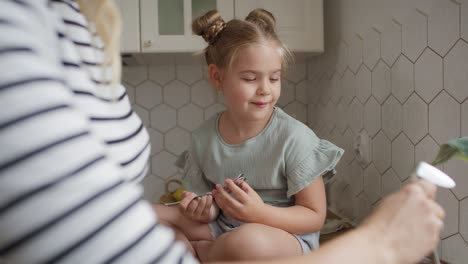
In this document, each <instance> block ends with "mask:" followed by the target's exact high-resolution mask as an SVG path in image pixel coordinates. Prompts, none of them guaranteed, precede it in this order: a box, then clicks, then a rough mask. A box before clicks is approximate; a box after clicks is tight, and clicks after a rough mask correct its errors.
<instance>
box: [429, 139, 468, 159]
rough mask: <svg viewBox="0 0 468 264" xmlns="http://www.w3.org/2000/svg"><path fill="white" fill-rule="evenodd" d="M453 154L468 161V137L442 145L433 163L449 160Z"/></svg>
mask: <svg viewBox="0 0 468 264" xmlns="http://www.w3.org/2000/svg"><path fill="white" fill-rule="evenodd" d="M453 156H456V157H459V158H461V159H464V160H467V161H468V137H462V138H457V139H453V140H450V141H449V142H447V143H446V144H443V145H442V146H440V149H439V152H438V153H437V156H436V158H435V159H434V161H433V162H432V164H433V165H439V164H441V163H444V162H446V161H448V160H449V159H451V158H452V157H453Z"/></svg>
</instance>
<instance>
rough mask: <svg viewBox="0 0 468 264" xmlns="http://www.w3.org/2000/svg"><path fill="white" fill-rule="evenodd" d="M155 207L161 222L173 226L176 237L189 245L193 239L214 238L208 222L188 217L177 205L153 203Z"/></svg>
mask: <svg viewBox="0 0 468 264" xmlns="http://www.w3.org/2000/svg"><path fill="white" fill-rule="evenodd" d="M153 209H154V211H155V212H156V214H157V216H158V220H159V222H160V223H161V224H163V225H166V226H169V227H171V228H173V229H174V230H175V231H176V238H177V239H178V240H181V241H184V242H186V244H188V246H190V243H189V241H192V240H212V237H211V232H210V228H209V227H208V224H205V223H201V222H198V221H193V220H191V219H188V218H187V217H185V216H184V215H183V214H182V213H181V212H180V210H179V208H178V207H177V206H165V205H162V204H153ZM190 247H191V246H190Z"/></svg>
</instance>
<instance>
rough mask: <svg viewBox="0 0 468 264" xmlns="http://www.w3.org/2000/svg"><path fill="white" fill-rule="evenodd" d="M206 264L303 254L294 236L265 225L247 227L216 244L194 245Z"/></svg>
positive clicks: (228, 235) (224, 236)
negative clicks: (208, 262)
mask: <svg viewBox="0 0 468 264" xmlns="http://www.w3.org/2000/svg"><path fill="white" fill-rule="evenodd" d="M193 245H194V247H195V251H196V252H197V255H198V257H199V258H200V260H201V261H202V262H205V261H230V260H257V259H273V258H279V257H288V256H300V255H302V249H301V245H300V243H299V241H297V239H296V238H295V237H294V236H293V235H291V234H290V233H288V232H286V231H283V230H281V229H278V228H274V227H270V226H266V225H262V224H244V225H242V226H240V227H238V228H236V229H234V230H233V231H231V232H229V233H225V234H223V235H221V236H219V237H218V238H217V239H216V240H214V241H198V242H196V243H193Z"/></svg>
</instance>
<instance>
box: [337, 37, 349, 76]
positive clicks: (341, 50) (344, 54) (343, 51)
mask: <svg viewBox="0 0 468 264" xmlns="http://www.w3.org/2000/svg"><path fill="white" fill-rule="evenodd" d="M348 56H349V46H348V44H347V43H346V42H344V41H340V43H339V45H338V47H337V53H336V59H337V63H336V71H337V72H338V74H339V75H343V73H344V71H345V69H346V67H347V66H348V65H347V63H348V61H349V59H348Z"/></svg>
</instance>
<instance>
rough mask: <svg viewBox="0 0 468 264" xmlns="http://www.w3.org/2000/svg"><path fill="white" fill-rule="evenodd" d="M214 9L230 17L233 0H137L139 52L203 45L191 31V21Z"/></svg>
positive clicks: (183, 49)
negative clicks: (139, 36) (139, 24)
mask: <svg viewBox="0 0 468 264" xmlns="http://www.w3.org/2000/svg"><path fill="white" fill-rule="evenodd" d="M211 9H218V11H219V12H220V13H221V15H222V16H223V18H224V19H225V20H226V21H228V20H231V19H232V18H233V16H234V3H233V0H141V33H142V38H141V40H142V51H143V52H194V51H199V50H202V49H203V48H204V47H206V43H205V42H204V40H203V38H202V37H200V36H197V35H194V34H193V33H192V20H193V19H194V18H196V17H198V16H200V15H202V14H204V13H205V12H206V11H209V10H211Z"/></svg>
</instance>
